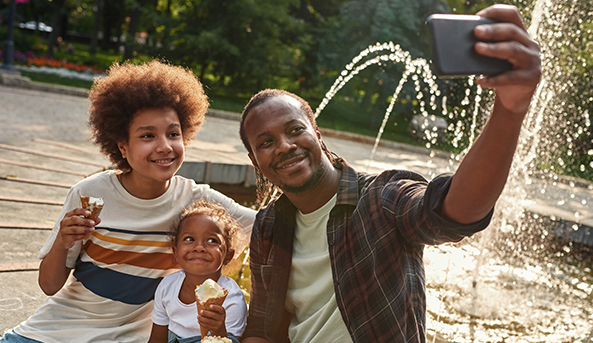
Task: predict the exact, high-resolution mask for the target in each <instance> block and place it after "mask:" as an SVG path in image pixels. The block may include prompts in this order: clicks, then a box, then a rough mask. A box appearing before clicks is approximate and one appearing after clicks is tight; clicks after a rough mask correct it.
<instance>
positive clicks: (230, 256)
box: [222, 249, 235, 265]
mask: <svg viewBox="0 0 593 343" xmlns="http://www.w3.org/2000/svg"><path fill="white" fill-rule="evenodd" d="M233 256H235V249H229V250H228V251H227V252H226V256H225V257H224V261H223V262H222V264H223V265H226V264H228V263H229V262H231V260H232V259H233Z"/></svg>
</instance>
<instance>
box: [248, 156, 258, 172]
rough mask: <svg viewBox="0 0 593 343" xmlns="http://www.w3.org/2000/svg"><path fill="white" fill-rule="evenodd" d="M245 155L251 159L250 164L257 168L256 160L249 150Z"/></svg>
mask: <svg viewBox="0 0 593 343" xmlns="http://www.w3.org/2000/svg"><path fill="white" fill-rule="evenodd" d="M247 156H249V159H250V160H251V164H253V166H254V167H255V168H256V169H259V165H258V164H257V161H256V160H255V157H254V156H253V154H252V153H250V152H249V153H247Z"/></svg>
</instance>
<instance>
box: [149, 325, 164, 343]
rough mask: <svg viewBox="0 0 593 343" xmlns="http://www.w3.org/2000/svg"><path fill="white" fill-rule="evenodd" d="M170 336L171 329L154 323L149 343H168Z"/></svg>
mask: <svg viewBox="0 0 593 343" xmlns="http://www.w3.org/2000/svg"><path fill="white" fill-rule="evenodd" d="M168 334H169V327H168V326H167V325H156V324H155V323H152V331H150V338H149V339H148V343H163V342H164V343H166V342H167V336H168Z"/></svg>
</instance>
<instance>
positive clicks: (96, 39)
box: [89, 0, 103, 56]
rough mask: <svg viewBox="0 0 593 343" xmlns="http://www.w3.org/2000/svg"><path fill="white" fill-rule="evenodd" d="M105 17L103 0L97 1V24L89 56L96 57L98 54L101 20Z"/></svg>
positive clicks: (94, 27)
mask: <svg viewBox="0 0 593 343" xmlns="http://www.w3.org/2000/svg"><path fill="white" fill-rule="evenodd" d="M102 17H103V0H97V2H96V10H95V18H94V19H95V23H94V25H93V32H92V33H91V46H90V47H89V54H90V55H91V56H95V54H96V53H97V44H98V43H99V31H100V29H101V18H102Z"/></svg>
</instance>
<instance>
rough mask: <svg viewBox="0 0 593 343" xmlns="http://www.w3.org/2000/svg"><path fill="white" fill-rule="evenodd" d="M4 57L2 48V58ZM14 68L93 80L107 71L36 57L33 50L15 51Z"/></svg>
mask: <svg viewBox="0 0 593 343" xmlns="http://www.w3.org/2000/svg"><path fill="white" fill-rule="evenodd" d="M2 58H3V55H2V51H1V50H0V59H2ZM13 60H14V68H15V69H17V70H21V71H29V72H33V73H43V74H51V75H56V76H60V77H65V78H70V79H79V80H86V81H93V80H94V79H95V78H96V77H103V76H104V75H105V71H104V70H101V69H99V68H97V67H94V66H87V65H85V64H76V63H72V62H68V61H60V60H55V59H53V58H49V57H36V56H35V55H34V54H33V53H32V52H30V51H29V52H26V53H23V52H20V51H15V52H14V58H13Z"/></svg>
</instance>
